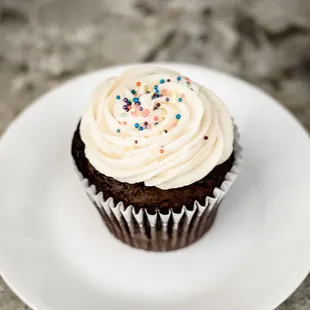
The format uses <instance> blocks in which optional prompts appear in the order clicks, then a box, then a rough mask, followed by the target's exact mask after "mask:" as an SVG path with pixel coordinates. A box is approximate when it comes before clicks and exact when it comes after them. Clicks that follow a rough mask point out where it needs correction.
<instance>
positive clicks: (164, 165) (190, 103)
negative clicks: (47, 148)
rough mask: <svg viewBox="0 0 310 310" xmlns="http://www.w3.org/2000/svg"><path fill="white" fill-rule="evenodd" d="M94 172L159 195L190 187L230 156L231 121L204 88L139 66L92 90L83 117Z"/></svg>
mask: <svg viewBox="0 0 310 310" xmlns="http://www.w3.org/2000/svg"><path fill="white" fill-rule="evenodd" d="M80 133H81V138H82V140H83V142H84V144H85V156H86V157H87V159H88V160H89V162H90V163H91V164H92V165H93V166H94V167H95V168H96V170H98V171H99V172H100V173H102V174H105V175H106V176H109V177H113V178H114V179H116V180H119V181H121V182H128V183H138V182H144V183H145V185H146V186H156V187H158V188H160V189H164V190H165V189H170V188H177V187H183V186H186V185H189V184H192V183H194V182H196V181H198V180H200V179H202V178H203V177H205V176H206V175H207V174H208V173H210V172H211V171H212V170H213V168H214V167H215V166H217V165H219V164H221V163H223V162H224V161H226V160H227V159H228V158H229V156H230V155H231V153H232V151H233V138H234V137H233V123H232V119H231V117H230V115H229V113H228V111H227V109H226V107H225V106H224V104H223V103H222V101H221V100H220V99H219V98H217V97H216V96H215V95H214V94H213V93H212V92H211V91H210V90H208V89H206V88H205V87H203V86H201V85H198V84H196V83H194V82H192V81H191V80H189V79H188V78H186V77H184V76H181V75H180V74H179V73H177V72H174V71H170V70H168V69H165V68H156V67H138V68H132V69H129V70H128V71H126V72H125V73H123V74H122V75H120V76H119V77H113V78H110V79H107V80H105V81H104V82H103V83H102V84H101V85H99V86H98V87H97V89H96V90H95V92H94V95H93V97H92V99H91V101H90V103H89V105H88V109H87V110H86V112H85V114H84V115H83V117H82V121H81V126H80Z"/></svg>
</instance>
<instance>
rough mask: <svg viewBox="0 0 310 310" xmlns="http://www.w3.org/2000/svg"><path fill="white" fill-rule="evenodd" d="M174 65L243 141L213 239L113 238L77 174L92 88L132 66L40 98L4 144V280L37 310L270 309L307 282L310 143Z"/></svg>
mask: <svg viewBox="0 0 310 310" xmlns="http://www.w3.org/2000/svg"><path fill="white" fill-rule="evenodd" d="M166 65H167V64H166ZM169 67H171V68H173V69H176V70H178V71H180V72H182V73H183V74H185V75H188V76H190V77H191V78H192V79H194V80H196V81H198V82H200V83H201V84H204V85H205V86H207V87H209V88H210V89H212V90H213V91H214V92H215V93H217V94H218V95H219V96H220V97H221V98H222V99H223V100H224V101H225V102H226V104H227V106H228V108H229V110H230V111H231V113H232V115H233V117H234V118H235V121H236V123H237V124H238V126H239V129H240V132H241V135H242V141H241V142H242V144H243V146H244V149H245V151H244V157H245V162H244V170H243V173H242V174H241V175H240V177H239V178H238V180H237V181H236V183H235V184H234V186H233V188H232V189H231V191H230V193H229V194H228V196H227V198H226V199H225V202H224V203H223V205H222V208H220V212H219V215H218V218H217V220H216V222H215V224H214V226H213V228H212V230H211V231H210V232H209V233H208V234H207V235H206V236H205V237H204V238H203V239H202V240H200V241H199V242H197V243H195V244H194V245H193V246H190V247H188V248H186V249H183V250H180V251H176V252H171V253H148V252H144V251H140V250H135V249H132V248H130V247H128V246H126V245H123V244H122V243H120V242H119V241H117V240H116V239H114V237H112V236H111V235H110V234H109V232H108V231H107V229H106V228H105V227H104V225H103V224H102V221H101V219H100V217H99V215H98V213H97V211H96V210H95V208H94V207H93V206H92V204H91V203H90V201H89V200H88V198H87V197H86V195H85V194H84V192H83V190H82V187H81V185H80V184H79V181H78V178H77V176H76V175H75V173H74V171H73V169H72V166H71V158H70V143H71V137H72V133H73V130H74V129H75V126H76V124H77V121H78V119H79V116H80V115H81V113H82V111H83V109H84V108H85V105H86V103H87V101H88V99H89V96H90V94H91V92H92V90H93V89H94V87H95V85H96V84H98V83H99V82H100V81H101V80H102V79H104V78H106V77H108V76H111V75H116V74H119V73H120V72H121V71H123V70H124V67H115V68H109V69H105V70H102V71H99V72H95V73H91V74H88V75H85V76H82V77H79V78H76V79H74V80H72V81H70V82H68V83H66V84H65V85H63V86H61V87H59V88H57V89H55V90H53V91H51V92H49V93H48V94H46V95H45V96H43V97H41V98H40V99H39V100H37V102H36V103H35V104H33V105H32V106H30V107H29V108H28V109H27V110H26V111H25V112H24V113H23V114H22V115H21V116H20V117H19V118H18V119H17V120H16V121H15V122H14V123H13V124H12V125H11V127H10V128H9V130H8V131H7V133H6V134H5V135H4V136H3V138H2V140H1V143H0V171H1V173H0V205H1V208H0V229H1V231H0V244H1V251H0V268H1V274H2V276H3V277H4V279H5V280H6V281H7V282H8V283H9V285H10V286H11V288H12V289H13V290H14V291H15V292H16V293H17V294H18V295H19V296H20V297H21V298H22V299H23V300H24V301H25V302H26V303H27V304H29V305H30V306H31V307H32V308H35V309H40V310H73V309H74V310H85V309H89V310H99V309H100V310H102V309H111V310H112V309H113V310H118V309H127V310H131V309H134V310H140V309H141V310H146V309H169V310H171V309H178V310H182V309H195V310H196V309H197V310H198V309H204V310H205V309H212V310H227V309H231V310H267V309H273V308H274V307H276V306H277V305H278V304H279V303H281V302H282V301H283V300H284V299H285V298H287V297H288V296H289V294H291V293H292V292H293V291H294V290H295V289H296V288H297V286H298V285H299V284H300V283H301V281H302V280H303V279H304V277H305V276H306V275H307V273H308V271H309V269H310V268H309V267H310V263H309V262H310V248H309V244H310V230H309V222H310V208H309V205H310V190H309V189H310V181H309V179H310V161H309V159H310V143H309V137H308V135H307V134H306V132H305V131H304V130H303V128H302V127H301V126H300V125H299V124H298V123H297V122H296V120H295V119H294V118H293V117H292V116H291V115H290V114H289V113H288V112H287V111H286V110H284V109H283V108H282V107H281V106H280V105H279V104H277V103H276V102H275V101H274V100H273V99H271V98H270V97H269V96H267V95H266V94H264V93H262V92H261V91H260V90H258V89H256V88H254V87H253V86H250V85H249V84H247V83H245V82H243V81H240V80H238V79H236V78H233V77H230V76H227V75H225V74H222V73H218V72H215V71H212V70H207V69H205V68H201V67H196V66H189V65H180V64H170V65H169Z"/></svg>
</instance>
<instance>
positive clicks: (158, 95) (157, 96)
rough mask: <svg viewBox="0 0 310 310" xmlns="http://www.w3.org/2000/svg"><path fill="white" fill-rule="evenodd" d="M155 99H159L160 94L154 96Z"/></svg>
mask: <svg viewBox="0 0 310 310" xmlns="http://www.w3.org/2000/svg"><path fill="white" fill-rule="evenodd" d="M158 91H159V90H158ZM155 97H156V98H159V97H160V94H156V95H155Z"/></svg>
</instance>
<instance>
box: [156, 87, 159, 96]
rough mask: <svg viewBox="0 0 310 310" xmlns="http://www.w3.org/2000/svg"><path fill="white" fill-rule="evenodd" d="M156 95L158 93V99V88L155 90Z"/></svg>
mask: <svg viewBox="0 0 310 310" xmlns="http://www.w3.org/2000/svg"><path fill="white" fill-rule="evenodd" d="M155 93H156V97H157V94H159V89H158V88H156V89H155Z"/></svg>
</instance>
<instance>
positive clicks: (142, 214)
mask: <svg viewBox="0 0 310 310" xmlns="http://www.w3.org/2000/svg"><path fill="white" fill-rule="evenodd" d="M234 133H235V139H234V155H235V161H234V163H233V166H232V168H231V170H230V171H229V172H228V173H227V174H226V176H225V180H224V181H223V183H222V184H221V186H220V188H215V189H214V190H213V196H212V197H210V196H207V197H206V199H205V204H203V205H201V204H200V203H199V202H198V201H195V203H194V205H193V206H190V207H188V206H183V207H182V208H181V211H178V212H175V211H173V210H172V209H170V210H169V211H168V213H162V211H161V210H160V209H158V210H156V211H155V212H154V213H149V212H148V210H147V209H144V208H141V209H139V210H138V211H136V209H135V208H134V207H133V206H131V205H130V206H128V207H125V206H124V204H123V203H122V202H119V203H117V204H115V203H114V200H113V198H112V197H110V198H108V199H104V196H103V193H102V192H99V193H98V192H97V189H96V186H95V185H92V184H89V181H88V179H86V178H84V177H83V175H82V174H81V173H80V172H79V171H78V169H77V167H76V165H75V163H74V166H75V168H76V171H77V172H78V175H79V177H80V179H81V181H82V184H83V187H84V188H85V190H86V192H87V195H88V196H89V198H90V200H91V201H92V202H93V204H94V205H95V206H96V207H97V209H98V210H99V212H100V214H101V216H102V218H103V220H104V222H105V224H106V225H107V227H108V228H109V230H110V231H111V233H112V234H113V235H114V236H115V237H117V238H118V239H120V240H121V241H123V242H125V243H127V244H129V245H131V246H133V247H135V248H139V249H144V250H150V251H171V250H176V249H179V248H182V247H184V246H187V245H189V244H191V243H193V242H194V241H196V240H198V239H199V238H200V237H201V236H203V235H204V233H205V232H206V231H207V230H208V229H209V228H210V226H211V225H212V223H213V220H214V218H215V215H216V211H217V208H218V206H219V204H220V202H221V200H222V199H223V197H224V195H225V194H226V193H227V192H228V190H229V188H230V187H231V185H232V184H233V182H234V181H235V179H236V177H237V175H238V174H239V172H240V167H241V164H242V148H241V146H240V144H239V140H240V135H239V132H238V130H237V127H236V126H235V130H234Z"/></svg>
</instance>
